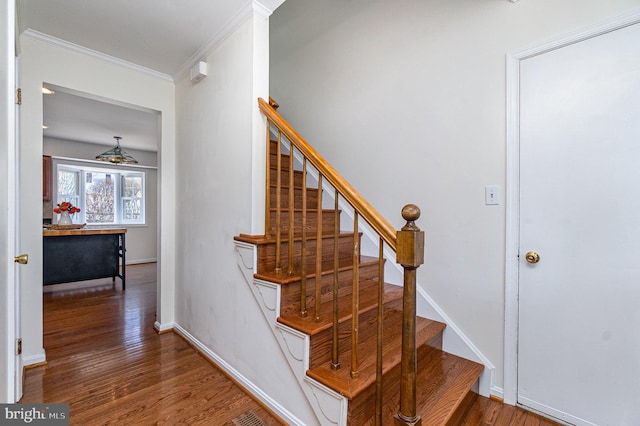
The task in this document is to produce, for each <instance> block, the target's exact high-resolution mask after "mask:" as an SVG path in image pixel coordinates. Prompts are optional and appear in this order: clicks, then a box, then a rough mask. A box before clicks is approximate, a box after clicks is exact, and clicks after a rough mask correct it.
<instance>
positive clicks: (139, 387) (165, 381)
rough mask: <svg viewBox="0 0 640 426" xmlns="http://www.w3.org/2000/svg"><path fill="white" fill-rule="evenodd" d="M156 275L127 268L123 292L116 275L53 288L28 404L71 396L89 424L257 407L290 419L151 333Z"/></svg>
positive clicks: (167, 419)
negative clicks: (43, 358) (42, 359)
mask: <svg viewBox="0 0 640 426" xmlns="http://www.w3.org/2000/svg"><path fill="white" fill-rule="evenodd" d="M155 275H156V265H155V264H144V265H133V266H130V267H129V266H128V267H127V290H126V291H125V292H122V290H121V289H120V283H119V280H117V282H116V286H115V289H114V288H113V286H112V285H111V280H110V279H107V280H95V281H92V282H84V283H73V284H61V285H58V286H48V287H45V294H44V347H45V350H46V354H47V364H46V365H43V366H39V367H35V368H29V369H27V370H26V373H25V382H24V395H23V398H22V400H21V402H46V403H68V404H70V413H71V424H72V425H83V426H84V425H125V424H126V425H152V424H163V425H174V424H183V425H231V424H233V420H234V419H237V418H238V417H239V416H241V415H242V414H244V413H247V412H249V411H251V412H253V415H250V417H249V419H250V420H251V419H255V416H257V417H259V418H260V419H262V421H263V422H264V423H265V424H267V425H279V424H282V422H281V421H279V420H278V419H276V418H275V417H273V416H272V415H271V414H270V413H269V412H267V411H266V410H265V409H264V408H263V407H261V406H260V405H259V404H258V403H257V402H256V401H255V400H253V399H252V398H251V397H249V396H248V395H247V394H246V393H245V392H244V391H243V390H242V389H241V388H240V387H238V386H237V385H236V384H234V382H232V381H231V380H230V379H229V378H228V377H227V376H225V375H224V374H223V373H222V372H221V371H220V370H218V369H217V368H216V367H215V366H213V365H212V364H210V363H209V362H208V361H207V360H206V359H205V358H203V357H202V356H201V355H200V354H199V353H198V352H197V351H196V350H195V349H194V348H193V347H191V346H190V345H189V344H187V343H186V342H185V341H184V340H183V339H182V338H181V337H180V336H178V335H177V334H175V333H165V334H162V335H158V334H157V333H156V332H155V331H154V330H153V323H154V321H155V307H156V277H155ZM241 424H252V425H257V424H258V423H246V422H245V423H241Z"/></svg>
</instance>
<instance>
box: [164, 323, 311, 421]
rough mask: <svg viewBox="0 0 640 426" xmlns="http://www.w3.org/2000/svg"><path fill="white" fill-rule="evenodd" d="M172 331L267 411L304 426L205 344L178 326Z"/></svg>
mask: <svg viewBox="0 0 640 426" xmlns="http://www.w3.org/2000/svg"><path fill="white" fill-rule="evenodd" d="M173 329H174V331H175V332H176V333H177V334H178V335H180V336H182V337H183V338H184V339H185V340H187V341H188V342H190V343H191V344H192V345H194V346H195V347H196V348H197V349H198V350H199V351H200V352H201V353H202V355H203V356H204V357H206V358H207V359H208V360H209V361H211V362H212V363H214V364H215V365H217V366H218V367H219V368H220V369H221V370H222V371H224V372H225V373H226V374H228V375H229V376H231V377H232V378H233V379H235V380H236V381H237V382H238V383H240V384H241V385H242V386H244V388H245V389H246V390H247V391H249V392H250V393H251V394H252V395H254V396H255V397H256V398H258V399H259V400H260V401H261V402H262V403H263V404H265V405H266V406H267V407H269V409H271V410H272V411H273V412H274V413H276V414H277V415H278V416H280V417H281V418H282V419H283V420H285V421H287V422H288V423H289V424H291V425H300V426H304V422H302V421H301V420H300V419H298V418H297V417H295V416H294V415H293V414H292V413H291V412H289V411H288V410H287V409H285V408H284V407H283V406H282V405H280V404H279V403H278V402H277V401H275V400H273V399H272V398H271V397H270V396H269V395H268V394H267V393H265V392H263V391H262V389H260V388H259V387H258V386H256V385H255V384H254V383H253V382H251V381H250V380H249V379H248V378H246V377H244V376H243V375H242V374H241V373H240V372H239V371H238V370H236V369H235V368H233V367H232V366H231V365H230V364H228V363H227V362H226V361H225V360H224V359H222V358H221V357H220V356H218V355H217V354H216V353H215V352H213V351H212V350H211V349H209V348H208V347H207V346H206V345H205V344H203V343H202V342H200V341H199V340H198V339H196V338H195V337H194V336H192V335H191V334H190V333H189V332H188V331H186V330H185V329H184V328H182V327H181V326H180V325H179V324H175V325H174V328H173Z"/></svg>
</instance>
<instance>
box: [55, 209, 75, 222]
mask: <svg viewBox="0 0 640 426" xmlns="http://www.w3.org/2000/svg"><path fill="white" fill-rule="evenodd" d="M58 225H73V221H72V220H71V216H69V212H66V211H65V212H61V213H60V218H59V219H58Z"/></svg>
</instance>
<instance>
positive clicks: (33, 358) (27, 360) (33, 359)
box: [22, 348, 47, 367]
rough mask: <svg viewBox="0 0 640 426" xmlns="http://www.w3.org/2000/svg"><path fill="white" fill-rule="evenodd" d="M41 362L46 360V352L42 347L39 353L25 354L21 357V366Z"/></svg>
mask: <svg viewBox="0 0 640 426" xmlns="http://www.w3.org/2000/svg"><path fill="white" fill-rule="evenodd" d="M43 362H47V354H46V353H45V351H44V348H42V349H41V351H40V352H39V353H36V354H33V355H25V356H23V357H22V365H23V367H27V366H29V365H34V364H42V363H43Z"/></svg>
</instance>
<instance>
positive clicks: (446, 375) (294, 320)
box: [236, 100, 483, 425]
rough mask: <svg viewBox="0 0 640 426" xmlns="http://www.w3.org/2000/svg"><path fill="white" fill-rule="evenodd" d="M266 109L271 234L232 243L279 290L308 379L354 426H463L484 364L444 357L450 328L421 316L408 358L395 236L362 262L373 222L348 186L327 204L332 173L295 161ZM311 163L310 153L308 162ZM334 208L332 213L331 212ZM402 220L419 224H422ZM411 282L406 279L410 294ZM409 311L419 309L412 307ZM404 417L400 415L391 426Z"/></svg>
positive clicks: (283, 319) (282, 320) (280, 315)
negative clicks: (387, 251)
mask: <svg viewBox="0 0 640 426" xmlns="http://www.w3.org/2000/svg"><path fill="white" fill-rule="evenodd" d="M261 108H264V109H263V112H264V111H265V110H266V111H267V112H268V115H267V116H268V119H269V125H270V126H276V131H277V132H278V136H277V138H276V140H271V138H269V139H270V140H269V142H268V144H269V147H268V153H269V154H268V156H269V161H268V168H269V171H268V172H267V176H268V178H267V182H268V184H269V188H268V195H267V200H268V210H267V212H266V214H265V216H266V223H265V227H266V229H267V230H268V232H267V235H265V236H249V235H240V236H238V237H236V240H237V241H242V242H245V243H249V244H252V245H255V246H256V248H257V250H256V252H257V261H256V264H257V270H256V271H255V275H254V278H255V279H256V280H260V281H263V282H267V283H272V284H274V285H276V286H278V287H279V289H278V290H279V291H278V294H279V297H280V300H279V312H276V316H277V322H278V323H279V324H281V325H284V326H287V327H289V328H291V329H293V330H297V332H299V333H303V334H304V335H305V336H308V337H306V339H308V342H309V343H308V346H309V347H308V360H305V365H306V362H308V369H307V371H306V373H305V374H306V376H308V377H307V378H306V380H307V379H309V378H310V379H313V380H315V381H316V382H319V383H321V384H322V385H323V386H325V387H326V388H329V389H331V390H333V391H334V392H335V393H337V394H339V395H342V396H344V397H345V398H346V399H347V400H348V404H347V413H346V423H347V424H350V425H369V424H371V425H373V424H383V425H392V424H401V425H413V424H420V423H419V422H420V421H421V424H423V425H455V424H459V423H460V422H461V421H462V419H463V418H464V416H465V414H466V410H467V409H468V407H469V406H470V404H471V403H472V402H473V400H474V398H475V396H476V395H477V394H476V393H475V392H474V391H473V388H474V384H476V383H477V381H478V378H479V375H480V373H481V372H482V369H483V367H482V365H480V364H477V363H475V362H471V361H468V360H465V359H462V358H459V357H457V356H454V355H452V354H449V353H446V352H443V351H442V333H443V330H444V328H445V324H442V323H440V322H436V321H431V320H428V319H425V318H420V317H417V318H415V325H414V327H415V347H416V349H415V351H414V353H413V354H411V353H410V352H409V353H408V355H407V352H406V351H405V352H404V353H405V355H403V342H402V340H403V321H405V320H403V292H404V291H405V290H404V289H403V287H401V286H397V285H393V284H389V283H385V282H384V264H385V259H384V258H383V250H382V247H383V245H384V244H385V242H386V240H387V239H391V237H387V238H386V239H385V238H384V236H383V235H381V237H380V242H379V245H380V249H379V252H378V255H377V256H365V255H363V254H362V253H361V247H362V244H361V243H362V238H363V236H362V231H361V230H360V229H361V225H360V220H359V219H358V218H359V217H360V218H361V219H362V220H364V221H366V222H367V223H369V224H371V223H370V222H371V221H372V220H371V219H369V217H368V216H367V215H368V214H369V213H368V212H364V211H363V212H361V211H359V210H360V208H362V206H361V204H362V203H361V202H360V201H359V200H356V202H351V200H350V198H349V197H350V195H349V194H347V195H346V196H345V195H344V192H347V193H348V192H349V191H350V190H351V187H347V189H346V190H345V189H344V188H340V189H336V191H335V193H334V194H329V196H332V197H333V200H327V198H329V197H328V196H326V195H324V196H323V192H327V191H323V176H324V177H325V180H326V181H329V182H331V184H332V185H333V182H334V181H335V177H334V176H333V174H332V172H326V170H320V169H321V168H322V167H324V166H322V167H317V168H314V171H312V173H310V172H309V171H308V170H307V168H308V165H307V155H308V154H309V153H308V152H306V150H307V149H311V148H306V147H304V148H302V149H301V150H300V155H299V156H302V157H304V160H302V164H300V161H294V158H293V157H292V155H293V153H295V152H297V151H296V148H297V147H298V144H296V145H295V147H294V144H293V142H290V140H291V139H301V138H299V136H298V135H297V134H295V133H294V134H291V132H290V131H287V130H288V127H287V126H288V125H286V122H285V123H284V124H280V123H279V121H280V120H282V119H281V117H280V116H279V115H278V114H277V113H276V112H275V110H273V108H271V107H268V109H267V106H266V103H264V101H262V100H261ZM276 120H277V121H278V122H276ZM282 121H283V120H282ZM278 129H279V130H278ZM282 130H284V131H285V133H284V135H285V136H286V137H287V140H286V141H285V140H284V139H283V138H282V137H283V133H281V132H282ZM270 131H271V132H273V127H270ZM302 142H303V143H306V142H304V140H302ZM311 150H312V149H311ZM314 155H316V153H315V152H313V151H312V152H311V155H310V157H311V158H313V157H314ZM309 161H311V160H309ZM313 164H314V166H315V164H317V161H316V162H313ZM331 170H332V169H331ZM325 173H326V175H325ZM312 175H313V176H312ZM318 176H320V177H318ZM311 183H312V184H316V185H312V184H311ZM338 186H339V185H338ZM334 187H335V186H334ZM341 196H343V197H345V198H344V199H346V201H347V202H348V203H350V204H351V205H354V204H355V205H356V206H355V207H354V208H353V210H352V211H350V212H349V214H345V212H341V211H340V209H339V208H338V201H337V200H338V199H343V198H341ZM323 198H325V199H324V200H323ZM330 203H333V208H331V207H329V208H327V204H330ZM368 207H369V206H368V204H366V203H365V205H364V208H368ZM364 208H362V210H364ZM349 215H353V216H354V217H355V219H353V220H352V222H353V223H352V224H350V223H347V224H344V223H341V222H342V221H343V220H341V219H343V218H345V217H347V216H349ZM418 215H419V213H418ZM409 216H411V215H409ZM405 219H407V220H408V223H410V224H413V219H417V216H414V217H408V216H407V215H405ZM374 228H375V227H374ZM407 229H408V228H407ZM415 229H417V228H415ZM415 229H413V228H412V230H413V231H412V232H415ZM403 230H404V228H403ZM382 234H384V232H382ZM387 234H389V232H387ZM394 238H395V236H394ZM393 241H395V240H393ZM393 241H392V242H393ZM414 272H415V269H414ZM414 277H415V274H414ZM406 280H407V278H406V276H405V287H407V284H406V283H407V281H406ZM414 285H415V283H414ZM405 297H406V296H405ZM412 303H413V304H414V310H415V300H414V301H413V302H412ZM405 327H406V326H405ZM352 331H353V332H352ZM405 333H406V331H405ZM411 334H413V333H409V335H411ZM379 336H382V338H381V339H380V337H379ZM403 356H405V357H414V358H413V359H415V365H416V366H417V370H416V371H415V373H414V372H411V371H410V370H406V372H405V370H404V369H405V367H406V368H409V369H410V368H411V364H412V363H411V362H410V361H411V360H409V361H406V359H405V361H406V364H404V365H403V363H402V357H403ZM411 376H415V382H413V381H412V380H411ZM413 383H414V384H413ZM412 386H415V392H413V389H412ZM401 394H402V395H403V397H404V395H405V394H408V395H409V396H408V399H409V401H408V403H407V401H404V402H402V403H401V401H400V396H401ZM414 402H415V408H414V407H412V406H413V403H414ZM401 404H402V405H401ZM407 407H408V408H407ZM412 410H415V412H412ZM399 412H401V413H402V415H401V416H400V418H399V419H396V420H394V417H395V416H396V415H397V414H398V413H399ZM394 422H396V423H394ZM339 423H340V424H344V421H340V422H339Z"/></svg>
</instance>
